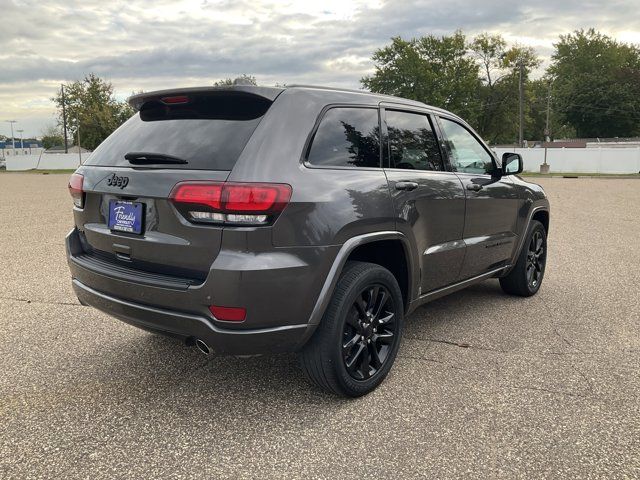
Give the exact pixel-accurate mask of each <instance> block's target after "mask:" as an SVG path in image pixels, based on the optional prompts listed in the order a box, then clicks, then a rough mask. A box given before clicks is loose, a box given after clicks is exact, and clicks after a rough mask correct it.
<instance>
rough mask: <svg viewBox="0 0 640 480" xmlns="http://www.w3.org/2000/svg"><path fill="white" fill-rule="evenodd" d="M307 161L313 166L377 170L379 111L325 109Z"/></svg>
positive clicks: (378, 161) (372, 109)
mask: <svg viewBox="0 0 640 480" xmlns="http://www.w3.org/2000/svg"><path fill="white" fill-rule="evenodd" d="M307 158H308V160H309V163H312V164H313V165H323V166H340V167H344V166H352V167H380V128H379V126H378V110H377V109H375V108H332V109H331V110H328V111H327V112H326V113H325V115H324V117H323V118H322V121H321V122H320V126H319V127H318V131H317V132H316V134H315V136H314V138H313V142H312V143H311V148H310V149H309V155H308V157H307Z"/></svg>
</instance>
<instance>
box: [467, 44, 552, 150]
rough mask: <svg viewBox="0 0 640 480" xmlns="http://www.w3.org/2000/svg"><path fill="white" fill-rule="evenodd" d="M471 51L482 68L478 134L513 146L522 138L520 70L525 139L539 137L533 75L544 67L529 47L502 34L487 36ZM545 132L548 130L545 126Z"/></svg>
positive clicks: (470, 47)
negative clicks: (510, 43)
mask: <svg viewBox="0 0 640 480" xmlns="http://www.w3.org/2000/svg"><path fill="white" fill-rule="evenodd" d="M469 50H470V52H471V54H472V55H473V57H474V58H475V59H476V61H477V62H478V63H479V65H480V80H481V82H482V87H481V88H480V90H479V92H478V99H479V102H480V106H479V107H478V115H477V120H476V122H477V123H476V125H475V126H476V128H477V130H478V133H480V135H482V136H483V137H484V138H485V139H486V140H488V141H489V142H491V143H512V142H516V141H517V138H518V98H519V80H520V67H519V65H520V64H522V66H523V74H524V83H525V138H539V137H540V135H542V130H541V131H540V132H539V135H538V134H537V133H531V132H530V131H531V128H530V124H531V118H530V117H531V115H530V114H531V112H530V102H529V100H530V98H529V97H531V92H529V84H530V81H529V75H530V73H531V71H532V70H533V69H534V68H536V67H538V66H539V65H540V59H539V58H538V56H537V55H536V53H535V51H534V50H533V49H532V48H529V47H523V46H521V45H517V44H516V45H514V46H512V47H510V48H507V42H506V41H505V40H504V39H503V38H502V36H500V35H489V34H487V33H483V34H480V35H478V36H477V37H475V38H474V39H473V41H472V42H471V43H470V44H469ZM543 129H544V127H543Z"/></svg>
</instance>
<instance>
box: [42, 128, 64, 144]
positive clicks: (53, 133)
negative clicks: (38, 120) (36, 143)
mask: <svg viewBox="0 0 640 480" xmlns="http://www.w3.org/2000/svg"><path fill="white" fill-rule="evenodd" d="M40 141H41V142H42V146H43V147H44V148H45V149H48V148H51V147H55V146H57V145H63V144H64V138H63V136H62V132H61V131H60V128H58V127H57V126H56V125H49V126H48V127H46V128H45V129H44V130H43V131H42V136H41V137H40Z"/></svg>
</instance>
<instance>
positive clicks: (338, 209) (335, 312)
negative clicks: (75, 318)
mask: <svg viewBox="0 0 640 480" xmlns="http://www.w3.org/2000/svg"><path fill="white" fill-rule="evenodd" d="M130 103H131V105H133V106H134V107H135V109H136V110H137V111H138V113H136V114H135V115H134V116H133V117H132V118H131V119H129V120H128V121H127V122H126V123H125V124H124V125H122V126H121V127H120V128H119V129H118V130H116V131H115V132H114V133H113V134H112V135H111V136H110V137H109V138H107V139H106V140H105V141H104V142H103V143H102V144H101V145H100V146H99V147H98V148H97V149H96V150H95V151H94V152H93V154H92V155H91V156H90V157H89V159H88V160H87V161H86V163H85V164H84V165H82V166H81V167H80V168H78V170H77V171H76V173H74V174H73V175H72V176H71V179H70V183H69V190H70V193H71V196H72V198H73V202H74V208H73V213H74V218H75V228H74V229H73V230H72V231H71V232H70V233H69V235H68V236H67V238H66V246H67V255H68V262H69V267H70V269H71V275H72V281H73V288H74V290H75V292H76V294H77V296H78V299H79V300H80V302H81V303H82V304H86V305H91V306H93V307H95V308H98V309H100V310H102V311H104V312H106V313H108V314H110V315H112V316H114V317H116V318H118V319H120V320H123V321H125V322H127V323H130V324H132V325H135V326H137V327H140V328H143V329H146V330H150V331H153V332H157V333H161V334H165V335H170V336H174V337H178V338H180V339H182V340H183V341H185V342H186V343H187V344H188V345H195V346H197V347H198V348H199V349H200V350H202V351H203V352H205V353H210V352H215V353H219V354H232V355H251V354H264V353H273V352H286V351H296V352H299V354H300V358H301V364H302V368H303V370H304V371H305V372H306V374H307V375H308V377H309V378H310V379H311V380H312V381H313V382H315V383H316V384H317V385H319V386H320V387H322V388H324V389H325V390H328V391H330V392H334V393H336V394H340V395H346V396H359V395H363V394H365V393H367V392H369V391H371V390H372V389H374V388H375V387H376V386H377V385H378V384H380V382H382V380H383V379H384V377H385V376H386V375H387V373H388V372H389V370H390V368H391V366H392V364H393V362H394V359H395V357H396V353H397V351H398V347H399V345H400V337H401V335H402V328H403V319H404V317H405V316H406V315H408V314H409V313H410V312H411V311H413V310H414V309H415V308H416V307H418V306H419V305H422V304H424V303H426V302H429V301H431V300H434V299H436V298H438V297H441V296H443V295H446V294H449V293H451V292H454V291H456V290H459V289H461V288H464V287H466V286H469V285H472V284H474V283H476V282H479V281H482V280H484V279H488V278H499V279H500V284H501V285H502V288H503V289H504V290H505V291H506V292H507V293H510V294H515V295H521V296H529V295H533V294H535V293H536V292H537V291H538V289H539V288H540V284H541V282H542V278H543V275H544V269H545V259H546V235H547V231H548V228H549V202H548V201H547V199H546V197H545V194H544V192H543V190H542V188H540V187H539V186H537V185H534V184H531V183H527V182H525V181H523V180H522V179H521V178H520V177H518V176H517V175H516V174H518V173H520V172H521V171H522V159H521V158H520V156H519V155H517V154H505V155H504V156H503V158H502V159H500V160H498V159H497V158H496V157H495V156H494V154H493V153H492V151H491V150H490V149H489V148H488V147H487V146H486V145H485V143H484V142H483V141H482V140H481V139H480V138H479V137H478V135H477V134H476V133H475V132H474V131H473V130H472V129H471V128H470V127H469V126H468V125H467V124H466V123H465V122H464V121H463V120H461V119H460V118H458V117H456V116H455V115H453V114H451V113H449V112H447V111H444V110H440V109H437V108H433V107H429V106H427V105H424V104H422V103H419V102H414V101H410V100H405V99H401V98H396V97H390V96H384V95H377V94H372V93H368V92H362V91H346V90H339V89H330V88H321V87H306V86H292V87H287V88H266V87H253V86H233V87H224V88H213V87H207V88H187V89H176V90H167V91H159V92H150V93H144V94H140V95H136V96H134V97H132V98H131V99H130Z"/></svg>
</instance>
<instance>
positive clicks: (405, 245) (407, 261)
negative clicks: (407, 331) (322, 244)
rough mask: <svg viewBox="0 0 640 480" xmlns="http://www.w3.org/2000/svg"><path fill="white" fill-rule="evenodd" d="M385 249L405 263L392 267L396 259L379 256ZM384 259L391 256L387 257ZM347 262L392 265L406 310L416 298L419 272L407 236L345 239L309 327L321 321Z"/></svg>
mask: <svg viewBox="0 0 640 480" xmlns="http://www.w3.org/2000/svg"><path fill="white" fill-rule="evenodd" d="M387 248H392V249H393V250H394V253H396V254H400V253H402V257H401V259H402V260H401V261H402V262H404V263H403V266H401V267H396V266H395V265H393V262H392V259H393V258H396V257H391V258H385V256H383V255H382V252H383V250H384V251H385V252H386V250H385V249H387ZM386 257H390V256H388V255H386ZM349 260H359V261H369V262H371V263H377V264H379V265H382V266H384V267H385V268H388V267H387V265H389V266H391V267H392V268H390V269H389V270H390V271H391V273H393V274H394V276H396V274H398V275H400V278H398V276H396V279H398V284H399V285H400V289H401V290H402V285H404V286H405V291H403V297H404V298H403V300H404V301H405V310H406V309H407V307H408V305H409V304H410V302H411V300H412V299H413V297H414V296H415V292H414V290H415V285H417V283H416V278H417V277H416V275H419V272H417V271H416V266H415V265H414V261H413V259H412V257H411V247H410V244H409V240H408V239H407V238H406V236H405V235H404V234H402V233H401V232H397V231H382V232H372V233H366V234H363V235H358V236H355V237H352V238H350V239H349V240H347V241H346V242H345V243H344V244H343V245H342V247H341V248H340V250H339V251H338V254H337V255H336V258H335V259H334V261H333V265H332V266H331V269H330V271H329V274H328V275H327V278H326V279H325V282H324V285H323V287H322V290H321V291H320V295H319V296H318V299H317V301H316V304H315V306H314V308H313V311H312V312H311V316H310V318H309V325H318V324H319V323H320V321H321V320H322V316H323V315H324V311H325V309H326V307H327V304H328V303H329V300H330V298H331V295H332V294H333V291H334V289H335V286H336V283H337V282H338V278H339V277H340V274H341V273H342V270H343V269H344V266H345V264H346V263H347V261H349ZM376 260H377V261H376ZM394 271H395V273H394ZM403 277H404V278H403Z"/></svg>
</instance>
